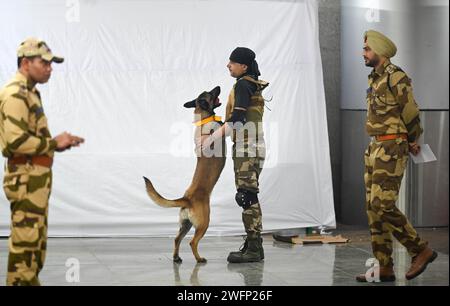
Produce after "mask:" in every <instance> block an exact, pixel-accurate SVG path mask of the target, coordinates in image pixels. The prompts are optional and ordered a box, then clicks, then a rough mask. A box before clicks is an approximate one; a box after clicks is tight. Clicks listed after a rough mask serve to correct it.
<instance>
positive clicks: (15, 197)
mask: <svg viewBox="0 0 450 306" xmlns="http://www.w3.org/2000/svg"><path fill="white" fill-rule="evenodd" d="M28 179H29V176H28V175H27V174H20V175H11V176H8V175H6V176H5V178H4V179H3V190H4V191H5V195H6V198H7V199H8V200H9V201H19V200H22V199H23V198H24V197H25V195H26V193H27V184H28Z"/></svg>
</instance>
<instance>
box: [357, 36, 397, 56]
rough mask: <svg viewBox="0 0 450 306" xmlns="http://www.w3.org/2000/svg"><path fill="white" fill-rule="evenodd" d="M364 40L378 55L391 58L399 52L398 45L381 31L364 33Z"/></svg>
mask: <svg viewBox="0 0 450 306" xmlns="http://www.w3.org/2000/svg"><path fill="white" fill-rule="evenodd" d="M364 41H365V42H366V43H367V45H368V46H369V47H370V48H371V49H372V50H373V51H374V52H375V53H376V54H378V55H381V56H384V57H387V58H391V57H394V56H395V55H396V54H397V46H396V45H395V44H394V43H393V42H392V40H390V39H389V38H388V37H386V36H385V35H384V34H382V33H380V32H377V31H374V30H369V31H367V32H366V33H365V34H364Z"/></svg>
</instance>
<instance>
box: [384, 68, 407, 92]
mask: <svg viewBox="0 0 450 306" xmlns="http://www.w3.org/2000/svg"><path fill="white" fill-rule="evenodd" d="M386 72H387V73H388V74H389V76H388V80H389V84H388V86H389V88H392V87H394V86H396V85H397V84H398V83H400V82H401V81H402V80H404V79H405V78H406V79H405V80H409V78H408V76H407V75H406V73H405V72H404V71H403V69H402V68H400V67H398V66H395V65H393V64H390V65H389V66H388V67H386Z"/></svg>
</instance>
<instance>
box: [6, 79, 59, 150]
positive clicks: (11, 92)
mask: <svg viewBox="0 0 450 306" xmlns="http://www.w3.org/2000/svg"><path fill="white" fill-rule="evenodd" d="M0 146H1V150H2V154H3V156H4V157H7V158H9V157H13V156H19V155H28V156H33V155H47V156H51V157H52V156H53V155H54V151H55V148H56V141H54V140H52V137H51V135H50V131H49V129H48V126H47V118H46V117H45V114H44V110H43V108H42V102H41V97H40V94H39V91H38V90H37V89H36V88H34V87H33V88H29V86H27V79H26V78H25V76H23V75H22V74H21V73H17V74H16V76H15V77H14V78H13V79H12V80H10V81H9V82H8V83H7V84H6V85H5V87H3V88H2V89H1V90H0Z"/></svg>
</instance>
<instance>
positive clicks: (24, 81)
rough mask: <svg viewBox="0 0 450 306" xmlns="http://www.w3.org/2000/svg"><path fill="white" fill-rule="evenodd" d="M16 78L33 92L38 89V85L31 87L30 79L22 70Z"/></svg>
mask: <svg viewBox="0 0 450 306" xmlns="http://www.w3.org/2000/svg"><path fill="white" fill-rule="evenodd" d="M15 79H16V80H17V81H19V82H22V83H24V84H25V86H26V87H27V89H28V90H30V91H33V92H35V91H36V86H33V87H30V86H29V85H28V79H27V78H26V77H25V76H24V75H23V74H22V73H21V72H20V71H18V72H17V74H16V76H15Z"/></svg>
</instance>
